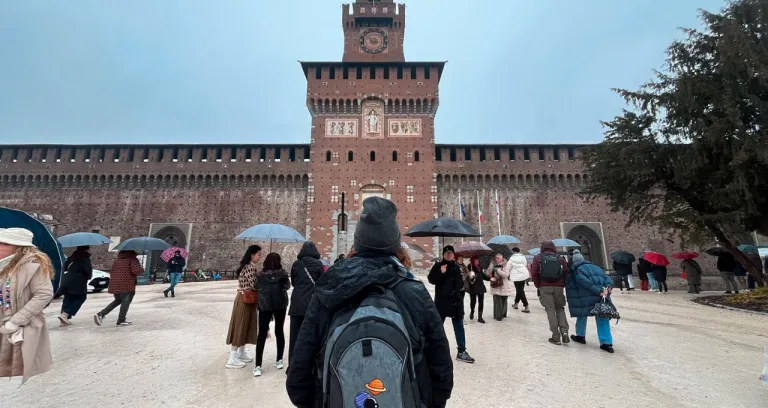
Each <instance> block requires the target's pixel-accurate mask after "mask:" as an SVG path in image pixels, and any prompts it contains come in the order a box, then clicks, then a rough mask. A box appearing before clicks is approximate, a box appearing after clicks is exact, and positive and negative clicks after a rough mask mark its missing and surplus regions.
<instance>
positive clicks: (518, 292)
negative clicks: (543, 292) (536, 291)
mask: <svg viewBox="0 0 768 408" xmlns="http://www.w3.org/2000/svg"><path fill="white" fill-rule="evenodd" d="M521 301H522V302H523V306H525V307H528V298H526V297H525V281H518V282H515V305H517V304H518V303H520V302H521Z"/></svg>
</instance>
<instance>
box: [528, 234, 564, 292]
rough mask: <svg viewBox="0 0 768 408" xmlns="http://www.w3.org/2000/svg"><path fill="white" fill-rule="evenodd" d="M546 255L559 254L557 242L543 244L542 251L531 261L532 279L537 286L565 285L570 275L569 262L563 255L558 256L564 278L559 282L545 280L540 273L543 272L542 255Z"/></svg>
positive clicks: (560, 286)
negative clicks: (556, 246)
mask: <svg viewBox="0 0 768 408" xmlns="http://www.w3.org/2000/svg"><path fill="white" fill-rule="evenodd" d="M550 244H551V243H550ZM544 255H554V256H557V248H555V244H551V245H545V246H542V248H541V252H540V253H539V254H538V255H536V256H535V257H534V258H533V263H531V281H532V282H533V284H534V285H535V286H536V287H537V288H541V287H544V286H555V287H559V288H562V287H565V279H566V277H567V276H568V262H566V261H565V259H563V258H562V257H558V260H559V261H560V267H561V268H563V278H562V279H560V280H559V281H557V282H547V281H543V280H541V276H540V275H539V274H540V273H541V257H542V256H544Z"/></svg>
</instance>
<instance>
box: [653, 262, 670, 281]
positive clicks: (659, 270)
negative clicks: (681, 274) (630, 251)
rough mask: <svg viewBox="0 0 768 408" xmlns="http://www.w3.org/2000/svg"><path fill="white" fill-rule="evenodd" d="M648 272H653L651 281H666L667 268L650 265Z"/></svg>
mask: <svg viewBox="0 0 768 408" xmlns="http://www.w3.org/2000/svg"><path fill="white" fill-rule="evenodd" d="M650 272H653V279H656V280H657V281H665V280H667V267H666V266H659V265H653V264H651V270H650Z"/></svg>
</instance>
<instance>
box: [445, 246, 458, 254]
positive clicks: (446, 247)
mask: <svg viewBox="0 0 768 408" xmlns="http://www.w3.org/2000/svg"><path fill="white" fill-rule="evenodd" d="M446 252H453V253H456V250H454V249H453V245H446V246H445V247H444V248H443V255H445V253H446Z"/></svg>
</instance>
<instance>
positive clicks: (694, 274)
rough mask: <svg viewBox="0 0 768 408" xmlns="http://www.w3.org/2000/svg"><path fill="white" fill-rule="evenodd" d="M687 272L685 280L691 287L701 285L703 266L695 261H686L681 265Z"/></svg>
mask: <svg viewBox="0 0 768 408" xmlns="http://www.w3.org/2000/svg"><path fill="white" fill-rule="evenodd" d="M680 268H681V269H682V270H684V271H685V279H686V280H687V281H688V284H689V285H701V265H699V263H698V262H696V260H695V259H686V260H684V261H683V262H681V263H680Z"/></svg>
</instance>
